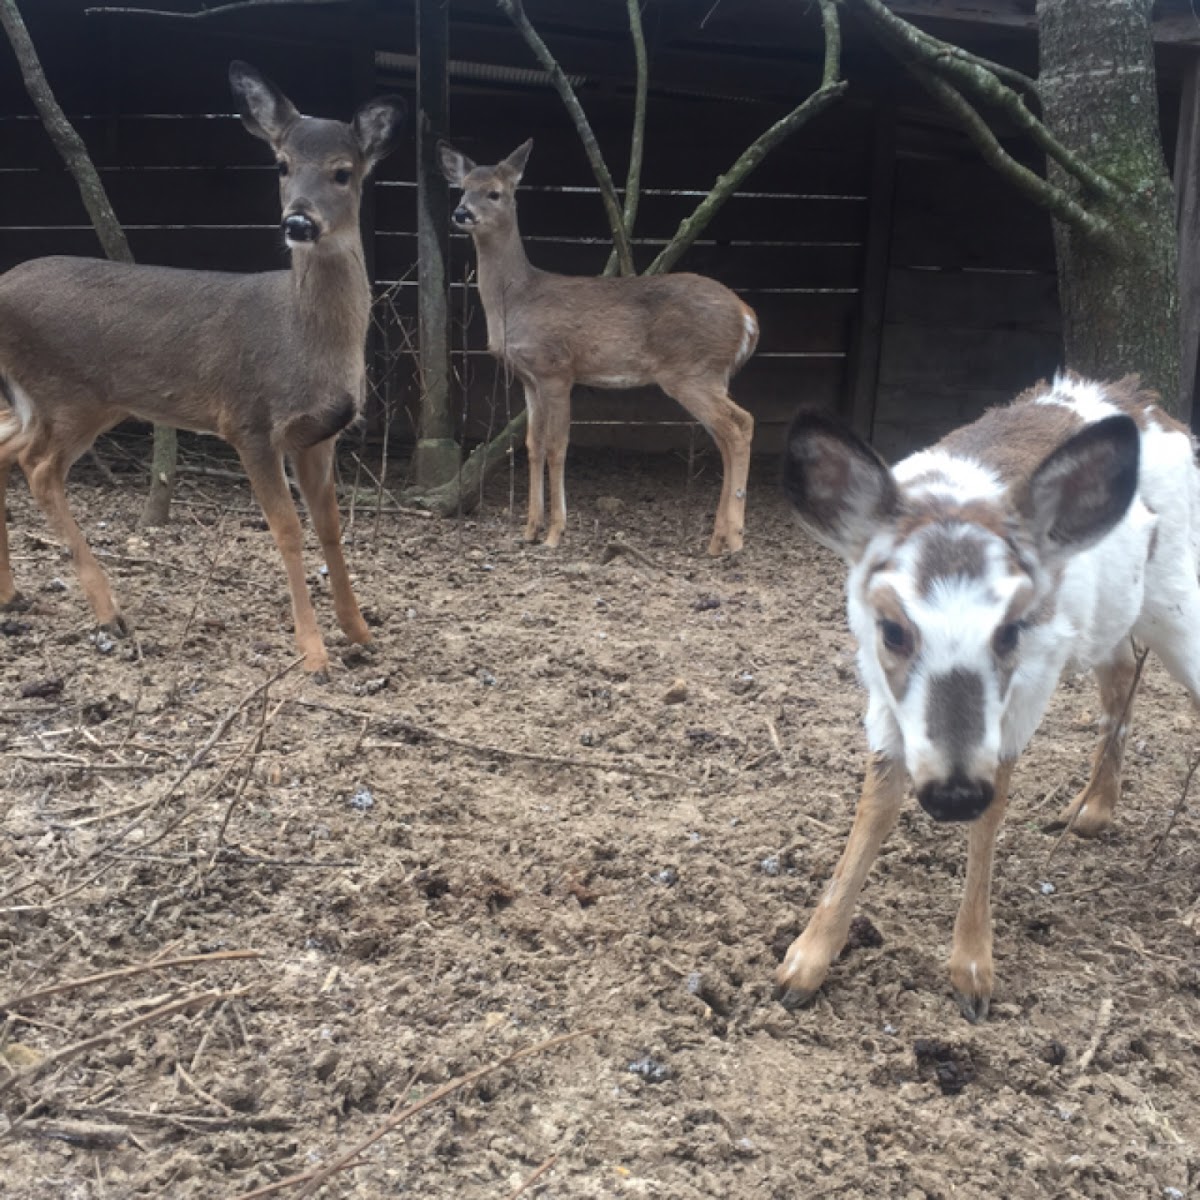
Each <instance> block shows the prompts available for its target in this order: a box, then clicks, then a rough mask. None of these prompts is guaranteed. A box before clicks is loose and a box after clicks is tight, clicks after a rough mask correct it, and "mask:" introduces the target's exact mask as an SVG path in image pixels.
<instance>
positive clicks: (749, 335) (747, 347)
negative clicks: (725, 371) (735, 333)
mask: <svg viewBox="0 0 1200 1200" xmlns="http://www.w3.org/2000/svg"><path fill="white" fill-rule="evenodd" d="M757 345H758V318H757V317H756V316H755V315H754V309H752V308H751V307H750V306H749V305H748V304H743V305H742V341H741V345H739V346H738V352H737V357H736V358H735V359H734V360H733V369H734V370H735V371H736V370H738V368H739V367H741V365H742V364H743V363H744V362H745V361H746V359H748V358H749V357H750V355H752V354H753V353H754V348H755V347H756V346H757Z"/></svg>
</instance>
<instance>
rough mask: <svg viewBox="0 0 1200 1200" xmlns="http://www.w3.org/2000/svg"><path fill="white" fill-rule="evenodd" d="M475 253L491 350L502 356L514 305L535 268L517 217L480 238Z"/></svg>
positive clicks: (480, 294) (480, 296)
mask: <svg viewBox="0 0 1200 1200" xmlns="http://www.w3.org/2000/svg"><path fill="white" fill-rule="evenodd" d="M475 252H476V254H477V256H478V259H479V298H480V299H481V300H482V301H483V311H484V312H485V314H486V315H487V329H488V349H489V350H491V351H492V353H493V354H501V353H503V351H504V345H505V342H506V340H507V339H506V337H505V329H506V327H507V325H508V322H509V319H510V318H511V317H512V315H513V309H514V305H516V304H517V303H519V294H520V291H521V289H522V288H523V287H524V285H525V284H526V283H528V282H529V280H530V279H531V278H532V276H533V270H534V269H533V267H532V266H530V264H529V259H528V258H526V257H525V247H524V245H523V244H522V242H521V231H520V229H519V228H518V227H517V222H516V220H515V218H514V220H513V222H512V224H511V225H509V226H508V227H506V228H501V229H493V230H490V231H488V232H487V233H486V234H479V235H476V238H475Z"/></svg>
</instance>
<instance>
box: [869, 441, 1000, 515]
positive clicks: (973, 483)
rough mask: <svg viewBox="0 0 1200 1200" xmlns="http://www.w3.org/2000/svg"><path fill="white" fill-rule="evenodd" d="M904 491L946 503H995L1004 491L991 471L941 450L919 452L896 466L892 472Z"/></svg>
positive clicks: (914, 495)
mask: <svg viewBox="0 0 1200 1200" xmlns="http://www.w3.org/2000/svg"><path fill="white" fill-rule="evenodd" d="M892 474H893V475H895V477H896V482H897V483H899V484H900V485H901V487H903V488H904V490H905V492H906V493H907V494H908V495H910V496H912V497H914V498H915V499H921V498H924V497H926V496H930V497H944V498H945V499H947V500H954V501H957V502H960V503H961V502H965V501H968V500H995V499H997V498H999V497H1000V496H1002V495H1003V494H1004V491H1005V487H1004V484H1003V483H1002V482H1001V481H1000V478H999V476H997V475H996V473H995V472H994V471H990V470H988V468H987V467H985V466H983V465H982V464H981V463H977V462H972V461H971V460H970V459H969V458H958V457H956V456H955V455H952V454H948V453H947V452H946V451H945V450H938V449H937V448H936V447H935V448H934V449H932V450H922V451H921V452H920V453H919V454H913V455H910V456H909V457H908V458H906V459H905V460H904V461H903V462H900V463H897V464H896V467H895V470H894V471H893V472H892Z"/></svg>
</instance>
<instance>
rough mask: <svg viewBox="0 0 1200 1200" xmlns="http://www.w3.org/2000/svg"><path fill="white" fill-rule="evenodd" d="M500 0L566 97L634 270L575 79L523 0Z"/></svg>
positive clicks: (619, 246)
mask: <svg viewBox="0 0 1200 1200" xmlns="http://www.w3.org/2000/svg"><path fill="white" fill-rule="evenodd" d="M496 4H497V6H498V7H499V8H500V11H501V12H502V13H504V15H505V16H506V17H508V19H509V20H510V21H512V23H513V24H514V25H515V26H516V27H517V31H518V32H519V33H520V35H521V36H522V37H523V38H524V39H525V42H526V45H528V46H529V48H530V49H531V50H532V51H533V53H534V56H535V57H536V58H537V60H538V62H540V63H541V64H542V67H543V68H544V69H545V71H546V73H547V74H548V75H549V76H550V81H551V83H553V84H554V87H555V90H556V91H557V92H558V94H559V96H560V97H562V102H563V104H565V105H566V108H567V112H568V113H569V114H570V117H571V120H572V121H573V122H574V125H575V130H576V132H577V133H578V134H579V140H580V141H581V142H582V143H583V149H584V151H585V152H586V154H587V157H588V162H589V163H590V164H591V167H592V174H593V175H595V177H596V182H597V183H598V184H599V185H600V198H601V200H603V202H604V211H605V213H606V214H607V216H608V224H609V228H610V229H611V230H612V238H613V248H614V249H615V250H616V252H617V262H618V264H619V266H620V270H621V274H622V275H632V274H634V266H633V252H632V250H631V249H630V245H629V236H628V234H627V233H626V232H625V222H624V218H623V217H622V215H621V205H620V202H619V201H618V199H617V189H616V187H615V186H614V185H613V181H612V175H611V174H610V173H609V170H608V164H607V163H606V162H605V161H604V155H603V154H602V153H601V151H600V144H599V143H598V142H597V141H596V135H595V133H593V132H592V126H591V123H590V122H589V121H588V119H587V114H586V113H585V112H584V111H583V106H582V105H581V104H580V103H579V97H578V96H576V95H575V89H574V88H573V87H572V86H571V81H570V80H569V79H568V78H567V77H566V74H565V73H564V72H563V69H562V67H560V66H559V64H558V60H557V59H556V58H555V57H554V55H553V54H552V53H551V52H550V47H549V46H547V45H546V43H545V42H544V41H542V38H541V35H540V34H539V33H538V31H537V30H536V29H534V27H533V26H532V25H531V24H530V22H529V18H528V17H527V16H526V15H525V6H524V4H523V3H522V0H496Z"/></svg>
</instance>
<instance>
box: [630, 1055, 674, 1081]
mask: <svg viewBox="0 0 1200 1200" xmlns="http://www.w3.org/2000/svg"><path fill="white" fill-rule="evenodd" d="M625 1069H626V1070H627V1071H628V1072H629V1073H630V1074H631V1075H640V1076H641V1077H642V1078H643V1079H644V1080H645V1081H646V1082H647V1083H666V1081H667V1080H668V1079H670V1078H671V1068H670V1067H668V1066H667V1065H666V1064H665V1063H660V1062H659V1061H658V1060H657V1059H653V1058H651V1057H650V1056H649V1055H648V1054H647V1055H646V1057H645V1058H639V1059H636V1060H635V1061H634V1062H631V1063H630V1064H629V1065H628V1066H627V1067H626V1068H625Z"/></svg>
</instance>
